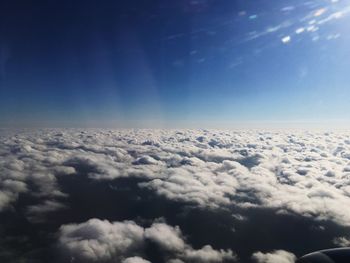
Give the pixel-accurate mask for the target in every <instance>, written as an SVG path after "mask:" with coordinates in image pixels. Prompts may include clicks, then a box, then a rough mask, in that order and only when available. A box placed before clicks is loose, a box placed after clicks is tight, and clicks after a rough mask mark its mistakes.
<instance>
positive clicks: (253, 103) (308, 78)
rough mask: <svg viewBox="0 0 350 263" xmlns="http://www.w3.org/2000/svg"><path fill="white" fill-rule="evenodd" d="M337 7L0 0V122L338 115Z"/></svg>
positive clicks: (342, 74)
mask: <svg viewBox="0 0 350 263" xmlns="http://www.w3.org/2000/svg"><path fill="white" fill-rule="evenodd" d="M34 3H35V4H34ZM349 14H350V1H348V0H338V1H336V0H333V1H332V0H327V1H325V0H324V1H321V0H318V1H310V2H307V1H301V0H293V1H291V0H290V1H285V0H279V1H276V0H250V1H247V0H231V1H228V0H215V1H214V0H196V1H194V0H192V1H190V0H181V1H173V0H168V1H166V0H163V1H161V0H159V1H151V0H149V1H142V0H137V1H136V0H134V1H133V0H129V1H115V0H114V1H107V0H106V1H90V0H84V1H78V0H77V1H68V0H67V1H62V0H61V1H53V0H51V1H50V0H49V1H48V0H46V1H16V0H13V1H1V3H0V123H1V124H2V125H3V126H8V125H23V126H25V125H47V126H81V125H83V126H106V125H107V126H117V127H124V126H141V127H142V126H152V125H154V126H164V125H165V126H174V127H176V126H186V125H189V126H191V125H195V124H196V123H197V124H198V125H201V126H206V125H208V126H215V125H217V126H220V125H222V124H232V125H233V126H234V125H235V123H242V122H252V123H254V122H257V123H264V122H277V123H279V122H289V121H291V122H303V123H305V122H309V121H311V122H315V121H316V122H318V121H321V122H326V123H328V122H329V121H340V122H342V121H344V122H346V121H349V120H350V117H349V114H348V112H349V110H350V104H349V103H348V101H349V96H350V88H349V83H350V29H349V26H348V25H349V24H350V16H348V15H349Z"/></svg>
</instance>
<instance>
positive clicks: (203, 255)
mask: <svg viewBox="0 0 350 263" xmlns="http://www.w3.org/2000/svg"><path fill="white" fill-rule="evenodd" d="M58 242H59V246H60V248H61V249H62V251H63V254H64V255H66V256H69V258H71V259H72V258H74V260H77V261H78V262H101V261H103V262H115V261H122V262H126V263H134V262H135V263H139V262H140V263H141V262H149V261H147V260H145V259H143V258H141V257H140V255H142V254H144V250H145V246H146V243H147V242H152V243H154V244H156V245H157V246H158V247H159V248H160V249H162V250H164V253H165V257H166V258H171V257H175V259H170V260H169V262H181V260H184V261H185V262H198V263H199V262H208V263H210V262H213V263H214V262H225V260H228V261H230V262H232V261H234V260H236V256H235V254H234V253H233V252H232V251H231V250H215V249H213V248H212V247H211V246H210V245H206V246H204V247H203V248H201V249H198V250H196V249H194V248H192V247H191V246H190V245H189V244H187V243H186V240H185V239H184V237H183V236H182V233H181V230H180V229H179V227H172V226H169V225H167V224H165V223H154V224H152V225H151V226H150V227H148V228H143V227H141V226H139V225H137V224H136V223H135V222H133V221H123V222H109V221H107V220H99V219H90V220H89V221H87V222H84V223H81V224H68V225H63V226H61V228H60V231H59V241H58ZM176 258H177V259H176Z"/></svg>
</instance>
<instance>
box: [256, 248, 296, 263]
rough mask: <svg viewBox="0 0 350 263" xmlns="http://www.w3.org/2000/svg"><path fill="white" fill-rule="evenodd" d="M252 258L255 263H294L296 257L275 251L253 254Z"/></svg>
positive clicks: (288, 253) (281, 251)
mask: <svg viewBox="0 0 350 263" xmlns="http://www.w3.org/2000/svg"><path fill="white" fill-rule="evenodd" d="M252 258H253V259H254V260H255V261H256V262H257V263H294V262H295V260H296V257H295V255H294V254H292V253H290V252H288V251H285V250H275V251H273V252H271V253H262V252H260V251H259V252H255V253H254V254H253V255H252Z"/></svg>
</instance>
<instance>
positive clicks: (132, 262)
mask: <svg viewBox="0 0 350 263" xmlns="http://www.w3.org/2000/svg"><path fill="white" fill-rule="evenodd" d="M122 263H151V262H150V261H148V260H146V259H143V258H140V257H130V258H127V259H124V260H123V262H122Z"/></svg>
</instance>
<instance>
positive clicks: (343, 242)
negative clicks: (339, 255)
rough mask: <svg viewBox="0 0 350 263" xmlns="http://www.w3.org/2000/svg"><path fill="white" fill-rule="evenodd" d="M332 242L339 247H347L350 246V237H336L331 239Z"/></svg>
mask: <svg viewBox="0 0 350 263" xmlns="http://www.w3.org/2000/svg"><path fill="white" fill-rule="evenodd" d="M333 244H334V245H337V246H340V247H349V246H350V238H347V237H336V238H334V239H333Z"/></svg>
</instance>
